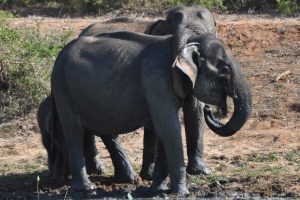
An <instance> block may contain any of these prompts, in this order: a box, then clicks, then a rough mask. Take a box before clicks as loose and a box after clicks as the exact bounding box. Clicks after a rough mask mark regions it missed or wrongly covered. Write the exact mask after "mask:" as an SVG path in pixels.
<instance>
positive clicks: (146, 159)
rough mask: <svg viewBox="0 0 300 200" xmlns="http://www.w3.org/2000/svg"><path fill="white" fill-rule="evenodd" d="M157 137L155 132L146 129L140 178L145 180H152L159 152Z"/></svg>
mask: <svg viewBox="0 0 300 200" xmlns="http://www.w3.org/2000/svg"><path fill="white" fill-rule="evenodd" d="M157 141H158V140H157V137H156V134H155V131H154V130H152V129H149V128H146V127H145V128H144V149H143V164H142V169H141V172H140V176H141V178H142V179H143V180H152V176H153V171H154V166H155V164H154V163H155V157H156V150H157Z"/></svg>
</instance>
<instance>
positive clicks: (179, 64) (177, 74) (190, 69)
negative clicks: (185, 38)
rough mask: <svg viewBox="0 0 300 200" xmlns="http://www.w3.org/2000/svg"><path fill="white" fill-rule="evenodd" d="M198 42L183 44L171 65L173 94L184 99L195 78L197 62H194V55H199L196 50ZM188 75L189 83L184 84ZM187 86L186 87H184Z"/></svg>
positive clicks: (193, 84)
mask: <svg viewBox="0 0 300 200" xmlns="http://www.w3.org/2000/svg"><path fill="white" fill-rule="evenodd" d="M198 47H199V43H188V44H186V45H185V47H184V48H183V50H182V51H181V53H180V54H179V55H177V56H176V58H175V61H174V63H173V65H172V70H171V73H172V78H173V88H174V91H175V94H176V95H177V96H178V97H179V98H181V99H184V98H185V97H186V95H187V92H188V90H189V89H193V88H194V86H195V82H196V78H197V72H198V68H197V64H196V63H194V58H195V57H194V56H195V55H196V56H197V58H198V57H200V54H199V52H198ZM184 76H186V77H188V79H189V80H190V83H191V84H186V83H185V80H186V78H185V77H184ZM186 85H190V86H188V88H187V87H186Z"/></svg>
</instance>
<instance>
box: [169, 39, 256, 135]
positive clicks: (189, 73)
mask: <svg viewBox="0 0 300 200" xmlns="http://www.w3.org/2000/svg"><path fill="white" fill-rule="evenodd" d="M182 72H183V73H182ZM172 77H173V88H174V91H175V93H176V94H177V96H179V97H180V98H181V99H183V100H184V98H185V96H186V95H187V94H188V93H191V92H192V93H193V95H194V96H195V97H196V98H197V99H198V100H200V101H202V102H204V103H205V104H211V105H216V106H218V107H219V108H221V110H222V111H223V114H226V113H227V97H230V98H232V99H233V103H234V112H233V115H232V117H231V119H230V120H229V121H228V122H227V123H226V124H225V125H223V124H221V123H220V122H219V121H218V120H217V119H216V118H215V117H214V115H213V113H212V111H211V109H210V107H209V106H208V105H206V106H205V109H204V116H205V120H206V124H207V125H208V127H209V128H210V129H211V130H212V131H214V132H215V133H216V134H218V135H220V136H223V137H227V136H231V135H233V134H234V133H236V132H237V131H238V130H239V129H240V128H241V127H242V126H243V125H244V124H245V122H246V121H247V119H248V118H249V116H250V113H251V109H252V101H251V94H250V89H249V87H248V85H247V83H246V80H245V79H244V77H243V75H242V72H241V67H240V65H239V63H238V61H237V60H236V59H235V58H234V57H233V56H231V55H229V54H227V53H226V51H225V49H224V47H223V45H222V43H221V42H220V41H219V40H218V39H216V38H215V36H213V35H210V34H202V35H200V36H193V37H190V38H189V39H188V41H187V44H186V45H185V47H184V48H183V51H182V52H181V54H179V55H178V56H177V58H176V60H175V62H174V65H173V68H172Z"/></svg>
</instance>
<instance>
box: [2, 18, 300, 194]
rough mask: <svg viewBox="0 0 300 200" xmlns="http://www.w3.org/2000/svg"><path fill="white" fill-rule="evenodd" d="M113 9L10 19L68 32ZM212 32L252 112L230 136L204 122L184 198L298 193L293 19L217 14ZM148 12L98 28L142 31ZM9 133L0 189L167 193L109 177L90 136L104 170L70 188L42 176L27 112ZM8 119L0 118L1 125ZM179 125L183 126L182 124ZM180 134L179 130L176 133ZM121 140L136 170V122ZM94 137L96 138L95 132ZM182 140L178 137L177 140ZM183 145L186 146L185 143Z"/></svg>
mask: <svg viewBox="0 0 300 200" xmlns="http://www.w3.org/2000/svg"><path fill="white" fill-rule="evenodd" d="M112 17H113V16H106V17H102V18H92V19H91V18H86V19H55V18H39V17H29V18H17V19H13V20H12V21H11V26H12V27H15V28H18V27H20V26H32V27H36V26H37V24H39V28H40V32H41V34H44V35H46V34H55V33H56V32H58V31H65V30H73V31H74V37H75V36H76V35H78V34H79V33H80V31H81V30H82V29H84V28H85V27H87V26H88V25H90V24H91V23H93V22H97V21H104V20H108V19H109V18H112ZM216 20H217V26H218V37H219V38H220V40H221V41H222V42H223V44H224V45H225V47H226V49H227V50H228V51H229V52H231V53H232V54H233V55H234V56H236V58H237V59H238V60H239V61H240V63H241V66H242V69H243V72H244V74H245V76H246V78H247V80H248V81H249V85H250V86H251V91H252V95H253V113H252V115H251V118H250V119H249V121H248V122H247V124H246V125H245V126H244V127H243V128H242V129H241V130H240V131H239V132H238V133H237V134H236V135H234V136H232V137H229V138H221V137H219V136H217V135H215V134H214V133H213V132H212V131H210V130H208V129H207V128H206V132H205V161H206V162H207V164H208V165H209V166H210V167H211V168H212V170H213V173H212V174H211V175H209V176H188V187H189V190H190V195H189V196H188V197H190V198H196V197H198V198H229V199H230V198H232V199H234V198H235V199H248V198H260V197H274V198H275V197H278V198H287V197H289V198H295V199H297V198H300V155H299V153H300V20H299V19H289V18H272V17H268V16H249V15H234V16H232V15H216ZM151 21H153V19H145V18H143V19H141V20H134V21H129V22H111V23H102V24H101V25H99V26H100V27H101V28H103V30H108V31H110V30H115V29H127V30H128V29H129V30H134V31H139V32H143V31H144V30H145V29H146V27H147V26H148V25H149V23H151ZM8 123H10V124H11V123H15V124H17V126H16V128H15V130H14V132H13V133H11V134H10V136H9V134H5V136H3V135H2V134H1V135H0V174H1V177H0V180H1V181H0V197H1V198H2V199H17V198H18V199H22V198H25V199H37V198H38V192H37V181H36V178H37V176H39V177H40V179H41V180H40V182H39V185H38V186H39V195H40V198H41V199H63V198H64V197H66V198H70V197H73V198H79V199H81V198H104V197H106V198H127V197H128V196H127V195H128V193H130V194H131V195H132V197H133V198H143V197H148V198H150V197H151V198H152V197H153V198H157V197H160V198H173V197H176V196H172V195H169V193H168V191H166V192H162V193H159V194H149V193H148V192H147V188H148V187H149V185H150V182H147V181H140V182H139V183H138V184H114V183H112V179H111V176H112V173H113V171H112V164H111V160H110V157H109V155H108V152H107V150H106V149H105V147H104V146H103V144H102V143H101V141H98V142H97V145H98V147H99V151H100V155H101V158H103V160H104V163H105V164H106V168H107V173H105V174H104V175H92V176H91V179H92V181H93V182H94V183H95V184H96V186H97V189H96V190H95V191H93V192H91V193H80V194H78V193H76V194H75V193H72V192H71V191H70V190H69V185H70V182H69V181H57V180H51V179H49V178H48V177H47V171H46V170H47V167H46V165H47V159H46V151H45V149H44V148H43V146H42V144H41V139H40V135H39V130H38V127H37V123H36V120H35V116H34V115H33V114H32V115H30V116H28V117H26V118H21V119H18V120H15V121H13V122H8ZM8 123H7V124H1V130H3V128H5V126H7V125H8ZM183 132H184V130H183ZM183 135H184V134H183ZM120 138H121V140H122V145H123V147H124V149H125V151H126V153H127V154H128V156H129V158H130V160H131V163H132V165H133V167H134V169H135V171H136V172H137V173H138V172H139V170H140V165H141V163H142V148H143V145H142V139H143V130H141V129H139V130H137V131H135V132H133V133H130V134H126V135H121V136H120ZM99 140H100V139H99ZM183 141H184V140H183ZM184 149H186V148H185V147H184Z"/></svg>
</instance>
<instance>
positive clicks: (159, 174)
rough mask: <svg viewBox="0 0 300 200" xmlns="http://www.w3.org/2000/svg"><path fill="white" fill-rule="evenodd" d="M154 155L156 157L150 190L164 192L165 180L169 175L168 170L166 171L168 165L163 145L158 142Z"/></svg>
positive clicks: (165, 187)
mask: <svg viewBox="0 0 300 200" xmlns="http://www.w3.org/2000/svg"><path fill="white" fill-rule="evenodd" d="M156 154H157V157H156V159H155V167H154V173H153V183H152V185H151V188H150V189H151V190H153V191H157V190H166V189H167V182H166V178H167V176H168V174H169V170H168V163H167V159H166V154H165V151H164V147H163V144H162V143H161V142H159V141H158V142H157V152H156Z"/></svg>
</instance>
